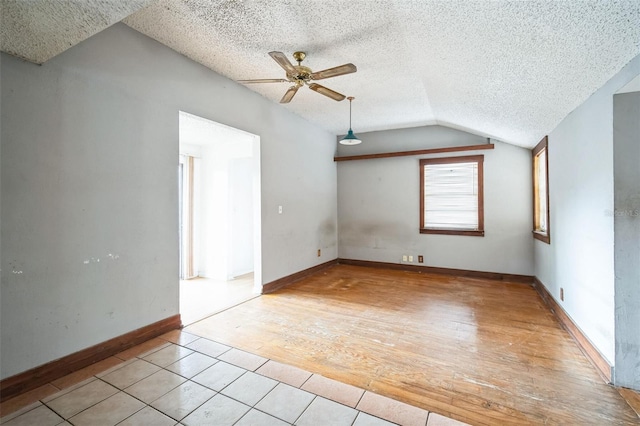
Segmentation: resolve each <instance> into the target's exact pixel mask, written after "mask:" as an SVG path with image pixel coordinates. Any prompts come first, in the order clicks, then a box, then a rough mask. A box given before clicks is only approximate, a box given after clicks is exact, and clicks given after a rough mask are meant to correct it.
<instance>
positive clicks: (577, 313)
mask: <svg viewBox="0 0 640 426" xmlns="http://www.w3.org/2000/svg"><path fill="white" fill-rule="evenodd" d="M639 72H640V56H638V57H636V58H635V59H633V60H632V61H631V62H630V63H629V64H628V65H627V66H625V67H624V68H623V69H622V70H621V71H620V72H619V73H618V74H616V75H615V76H614V77H613V78H612V79H611V80H609V81H608V82H607V83H606V84H605V85H604V86H603V87H602V88H600V89H599V90H598V91H597V92H595V93H594V94H593V95H592V96H591V97H590V98H589V99H587V100H586V101H585V102H584V103H583V104H582V105H580V106H579V107H578V108H576V109H575V110H574V111H573V112H572V113H571V114H569V115H568V116H567V117H566V118H565V119H564V120H563V121H562V122H561V123H560V124H559V125H558V126H557V127H556V128H555V129H554V130H553V131H552V132H551V133H550V134H549V148H548V151H549V204H550V221H551V226H550V229H551V244H545V243H543V242H541V241H537V240H536V241H535V275H536V276H537V277H538V279H539V280H540V281H541V282H542V283H543V284H544V285H545V287H547V290H549V293H550V294H551V295H552V296H553V297H554V299H555V300H556V302H558V304H560V306H562V307H563V308H564V310H565V311H566V312H567V313H568V314H569V316H570V317H571V318H572V319H573V321H574V322H575V323H576V324H577V325H578V327H580V329H581V330H582V332H583V333H584V334H585V335H586V336H587V337H588V338H589V339H590V340H591V342H592V343H593V344H594V345H595V346H596V347H597V348H598V349H599V350H600V352H601V353H602V355H604V357H606V358H607V360H608V361H609V362H610V363H612V364H613V362H614V343H615V338H614V260H613V243H614V229H613V210H614V205H613V176H614V173H613V94H614V93H615V92H616V91H617V90H618V89H620V88H621V87H622V86H624V85H625V84H626V83H628V82H629V81H631V80H632V79H633V78H634V77H635V76H636V75H638V74H639ZM560 288H563V289H564V299H565V300H564V301H561V300H560Z"/></svg>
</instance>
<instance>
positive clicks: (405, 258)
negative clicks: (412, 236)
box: [402, 254, 407, 262]
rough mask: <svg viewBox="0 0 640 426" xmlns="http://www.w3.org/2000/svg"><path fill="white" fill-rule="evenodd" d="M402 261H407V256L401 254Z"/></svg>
mask: <svg viewBox="0 0 640 426" xmlns="http://www.w3.org/2000/svg"><path fill="white" fill-rule="evenodd" d="M402 261H403V262H406V261H407V255H406V254H403V255H402Z"/></svg>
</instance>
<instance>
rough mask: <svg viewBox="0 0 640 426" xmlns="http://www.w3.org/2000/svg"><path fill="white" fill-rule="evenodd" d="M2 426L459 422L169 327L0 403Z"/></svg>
mask: <svg viewBox="0 0 640 426" xmlns="http://www.w3.org/2000/svg"><path fill="white" fill-rule="evenodd" d="M0 412H1V413H2V414H1V415H3V416H4V417H2V418H0V424H2V425H7V426H18V425H28V426H49V425H51V426H56V425H77V426H79V425H87V426H112V425H127V426H135V425H141V426H163V425H167V426H175V425H184V426H203V425H236V426H249V425H259V426H262V425H269V426H271V425H273V426H278V425H299V426H342V425H344V426H385V425H393V424H400V425H407V426H412V425H416V426H417V425H420V426H425V425H426V426H461V425H464V423H461V422H458V421H455V420H452V419H449V418H447V417H443V416H440V415H438V414H436V413H430V412H428V411H425V410H423V409H420V408H416V407H412V406H410V405H407V404H404V403H401V402H398V401H395V400H392V399H389V398H386V397H384V396H380V395H376V394H374V393H371V392H369V391H364V390H363V389H359V388H356V387H353V386H350V385H346V384H344V383H340V382H337V381H334V380H331V379H328V378H326V377H322V376H319V375H317V374H312V373H310V372H307V371H304V370H301V369H299V368H295V367H292V366H288V365H285V364H281V363H278V362H275V361H272V360H269V359H266V358H262V357H260V356H257V355H254V354H250V353H247V352H244V351H241V350H239V349H235V348H232V347H229V346H226V345H222V344H220V343H217V342H213V341H211V340H207V339H204V338H201V337H199V336H196V335H193V334H189V333H185V332H182V331H179V330H176V331H172V332H170V333H167V334H165V335H163V336H161V337H160V338H156V339H152V340H150V341H148V342H145V343H143V344H142V345H139V346H136V347H135V348H131V349H129V350H127V351H124V352H121V353H120V354H118V355H116V356H115V357H110V358H107V359H106V360H104V361H101V362H99V363H96V364H94V365H92V366H90V367H87V368H85V369H82V370H79V371H76V372H74V373H72V374H70V375H68V376H65V377H63V378H60V379H58V380H56V381H54V382H52V383H50V384H48V385H45V386H43V387H41V388H38V389H35V390H34V391H31V392H28V393H26V394H23V395H20V396H18V397H16V398H13V399H11V400H9V401H6V402H4V403H2V404H1V405H0Z"/></svg>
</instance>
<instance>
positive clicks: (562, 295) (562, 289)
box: [560, 287, 564, 302]
mask: <svg viewBox="0 0 640 426" xmlns="http://www.w3.org/2000/svg"><path fill="white" fill-rule="evenodd" d="M560 300H562V301H563V302H564V288H562V287H560Z"/></svg>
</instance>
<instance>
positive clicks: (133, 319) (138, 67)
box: [0, 24, 337, 378]
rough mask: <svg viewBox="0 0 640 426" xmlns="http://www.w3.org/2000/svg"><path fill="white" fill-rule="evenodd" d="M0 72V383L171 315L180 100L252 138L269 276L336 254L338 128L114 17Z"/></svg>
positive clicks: (5, 60)
mask: <svg viewBox="0 0 640 426" xmlns="http://www.w3.org/2000/svg"><path fill="white" fill-rule="evenodd" d="M1 67H2V68H1V79H2V83H1V84H2V88H3V90H2V94H1V104H2V111H1V122H2V125H1V138H2V147H1V150H2V157H1V161H2V163H1V168H0V170H1V173H2V178H1V183H2V193H1V200H2V201H1V206H2V213H1V215H2V223H1V227H2V229H1V233H2V241H1V250H2V267H1V269H2V279H1V285H2V287H1V293H2V300H1V314H0V315H1V318H0V319H1V323H2V328H1V334H0V338H1V354H0V355H1V360H2V361H1V362H2V364H1V367H0V369H1V372H0V376H1V377H2V378H5V377H8V376H11V375H14V374H16V373H19V372H22V371H24V370H27V369H29V368H32V367H35V366H38V365H41V364H44V363H46V362H48V361H51V360H53V359H56V358H59V357H61V356H64V355H67V354H69V353H73V352H76V351H78V350H80V349H83V348H86V347H88V346H91V345H93V344H96V343H99V342H102V341H105V340H107V339H110V338H112V337H115V336H118V335H121V334H123V333H126V332H129V331H132V330H134V329H136V328H139V327H142V326H145V325H147V324H150V323H153V322H155V321H158V320H161V319H164V318H167V317H169V316H171V315H175V314H177V313H178V228H177V226H178V209H177V206H178V188H177V158H178V112H179V111H180V110H182V111H187V112H190V113H193V114H196V115H198V116H201V117H205V118H208V119H211V120H214V121H217V122H220V123H224V124H227V125H229V126H232V127H236V128H239V129H243V130H246V131H248V132H250V133H253V134H257V135H259V136H260V137H261V152H262V163H261V170H262V194H261V195H262V224H263V229H264V231H263V234H262V253H263V256H262V259H263V263H262V265H261V267H262V281H263V282H264V283H267V282H270V281H273V280H275V279H277V278H280V277H283V276H286V275H289V274H292V273H295V272H298V271H300V270H302V269H305V268H309V267H312V266H314V265H316V264H319V263H321V262H324V261H326V260H329V259H333V258H335V257H336V256H337V246H336V166H335V164H334V163H333V161H332V157H333V153H334V149H335V137H334V136H333V135H331V134H329V133H327V132H325V131H323V130H321V129H318V128H317V127H315V126H314V125H312V124H310V123H308V122H306V121H305V120H303V119H302V118H300V117H298V116H296V115H294V114H291V113H290V112H288V111H287V110H285V109H283V108H281V107H280V106H278V105H277V104H275V103H273V102H270V101H268V100H266V99H264V98H263V97H261V96H259V95H257V94H254V93H253V92H250V91H249V90H248V89H246V88H244V87H242V86H240V85H238V84H236V83H234V82H232V81H230V80H228V79H226V78H224V77H221V76H219V75H217V74H215V73H213V72H211V71H210V70H208V69H206V68H204V67H203V66H200V65H198V64H196V63H194V62H192V61H190V60H188V59H186V58H185V57H184V56H182V55H179V54H178V53H176V52H174V51H172V50H170V49H168V48H166V47H164V46H162V45H161V44H159V43H157V42H155V41H153V40H151V39H149V38H147V37H145V36H143V35H141V34H139V33H137V32H136V31H134V30H132V29H130V28H128V27H126V26H125V25H122V24H117V25H115V26H113V27H111V28H109V29H107V30H105V31H103V32H101V33H99V34H97V35H96V36H94V37H92V38H90V39H88V40H86V41H85V42H83V43H81V44H79V45H77V46H75V47H73V48H71V49H69V50H68V51H66V52H64V53H63V54H61V55H59V56H58V57H56V58H54V59H52V60H51V61H49V62H47V63H45V64H44V65H42V66H37V65H33V64H29V63H25V62H22V61H20V60H17V59H15V58H11V57H9V56H7V55H4V54H2V64H1ZM301 135H303V136H301ZM278 205H283V206H284V208H285V210H284V212H285V213H284V214H283V215H278V214H277V206H278ZM319 244H322V246H323V247H322V248H323V257H322V258H317V257H316V252H315V250H316V246H317V245H319ZM110 255H111V256H110ZM98 259H99V260H100V261H99V262H98ZM13 271H16V273H13ZM20 271H21V272H22V273H17V272H20Z"/></svg>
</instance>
